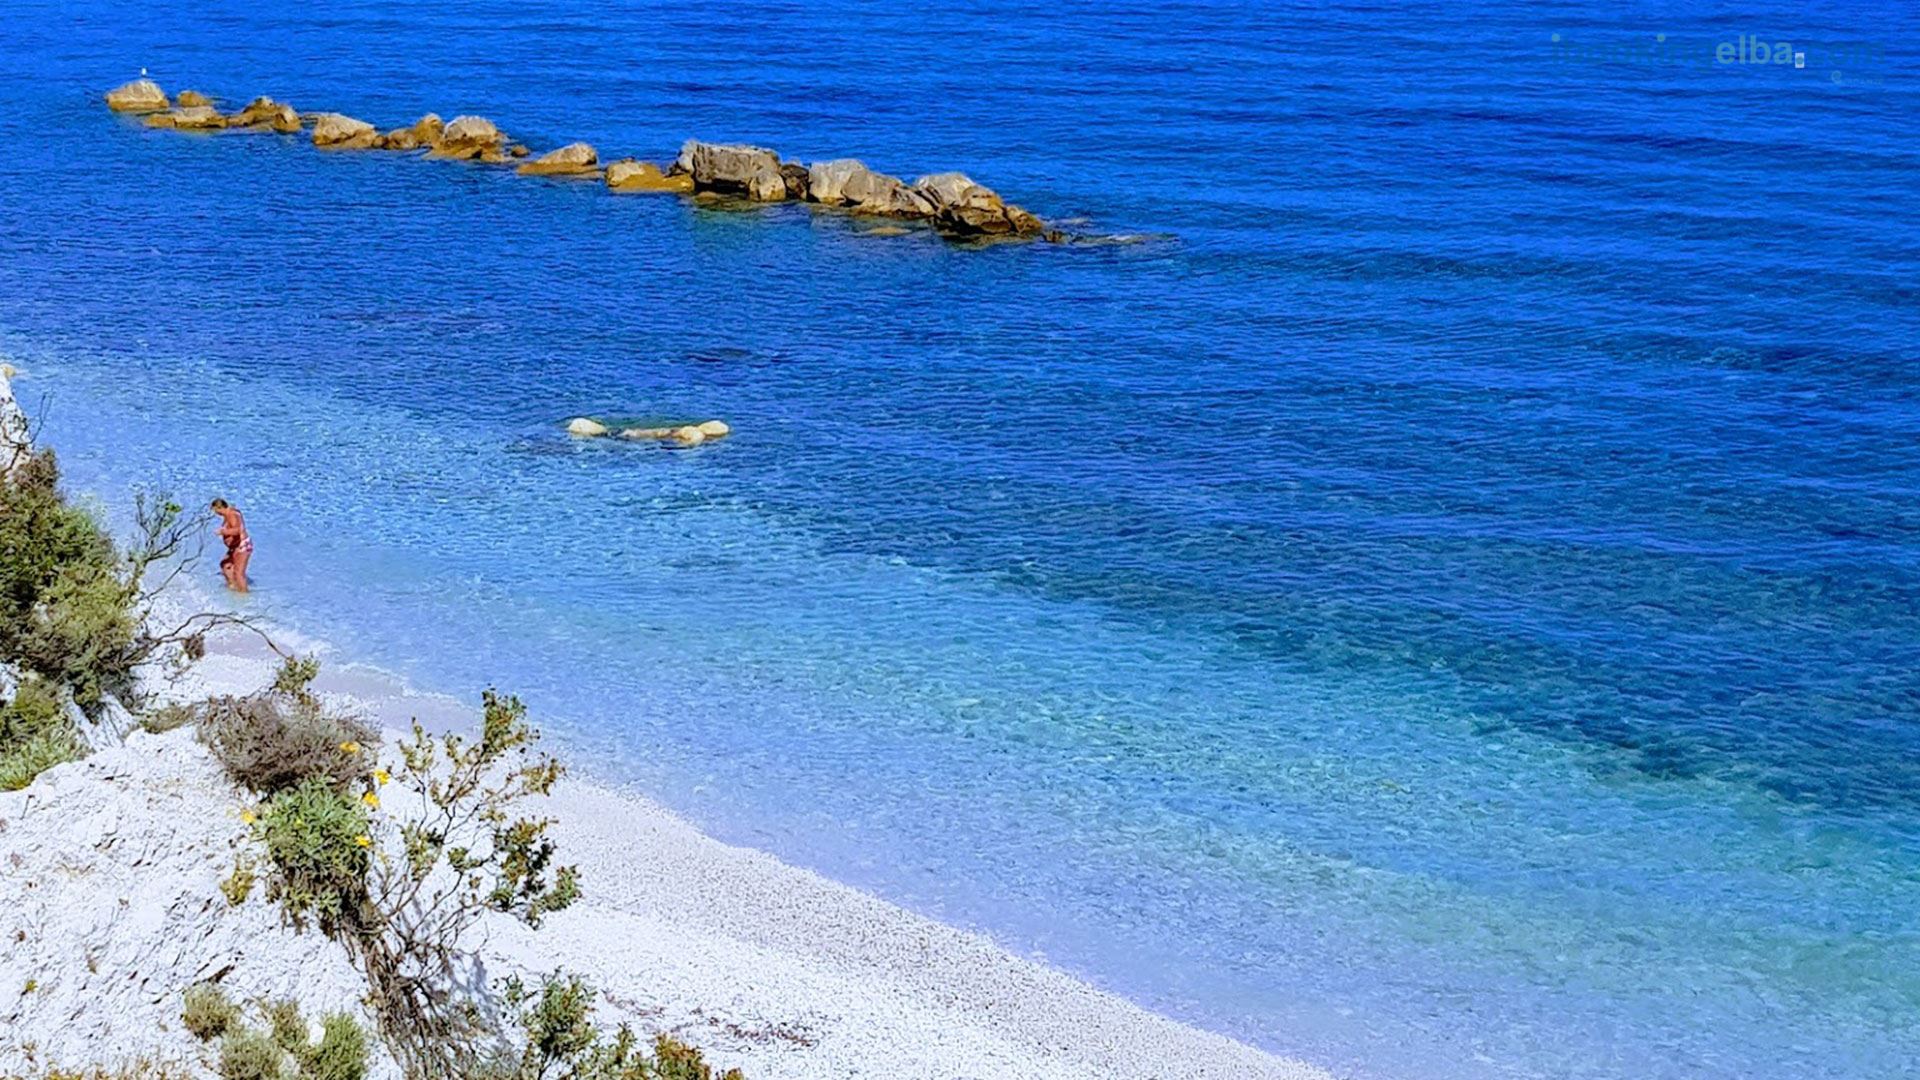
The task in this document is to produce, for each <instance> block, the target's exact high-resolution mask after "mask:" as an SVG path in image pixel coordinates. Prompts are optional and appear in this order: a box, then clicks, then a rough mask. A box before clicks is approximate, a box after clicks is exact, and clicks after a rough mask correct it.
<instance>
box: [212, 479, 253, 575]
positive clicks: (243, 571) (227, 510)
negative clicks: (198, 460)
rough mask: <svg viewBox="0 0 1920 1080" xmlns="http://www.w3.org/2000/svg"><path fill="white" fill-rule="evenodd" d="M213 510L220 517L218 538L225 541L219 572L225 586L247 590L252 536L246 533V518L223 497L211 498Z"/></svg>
mask: <svg viewBox="0 0 1920 1080" xmlns="http://www.w3.org/2000/svg"><path fill="white" fill-rule="evenodd" d="M213 512H214V514H215V515H217V516H218V517H219V518H220V531H219V537H220V539H222V540H224V541H226V544H227V557H226V558H224V559H221V560H220V573H221V574H222V575H223V576H225V577H226V579H227V588H229V589H232V590H233V591H234V592H246V591H247V563H248V561H249V560H251V559H252V558H253V537H251V536H248V535H247V519H246V518H243V517H241V516H240V511H238V510H235V509H234V508H233V505H232V504H231V503H229V502H227V500H225V499H215V500H213Z"/></svg>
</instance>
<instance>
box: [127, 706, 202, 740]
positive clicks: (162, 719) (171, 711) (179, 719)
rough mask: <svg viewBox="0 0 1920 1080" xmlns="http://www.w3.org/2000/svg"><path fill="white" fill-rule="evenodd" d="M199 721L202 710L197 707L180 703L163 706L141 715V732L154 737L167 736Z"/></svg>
mask: <svg viewBox="0 0 1920 1080" xmlns="http://www.w3.org/2000/svg"><path fill="white" fill-rule="evenodd" d="M199 720H200V709H199V708H198V707H197V706H194V705H181V704H178V703H175V704H170V705H162V706H160V707H158V708H154V709H149V710H147V711H146V712H144V713H142V714H141V715H140V730H142V731H145V732H147V733H149V734H152V735H165V734H166V733H167V732H169V731H178V730H179V729H181V728H183V727H186V726H187V725H189V724H194V723H198V722H199Z"/></svg>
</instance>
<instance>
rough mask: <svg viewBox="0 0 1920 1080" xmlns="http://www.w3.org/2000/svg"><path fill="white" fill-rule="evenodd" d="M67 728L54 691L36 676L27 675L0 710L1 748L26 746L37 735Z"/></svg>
mask: <svg viewBox="0 0 1920 1080" xmlns="http://www.w3.org/2000/svg"><path fill="white" fill-rule="evenodd" d="M66 726H67V717H66V712H65V710H63V709H61V707H60V698H59V696H58V695H57V694H55V693H54V691H53V687H51V686H50V685H48V683H47V681H46V680H45V679H42V678H41V677H39V676H38V675H27V676H25V677H24V678H22V679H21V680H20V685H19V686H18V687H17V688H16V689H15V690H14V692H13V700H12V701H9V702H7V703H6V704H5V705H3V706H0V746H10V745H13V744H16V743H23V742H26V741H27V740H28V739H31V738H33V737H34V736H36V735H40V734H43V733H45V732H47V731H52V730H56V729H59V728H64V727H66Z"/></svg>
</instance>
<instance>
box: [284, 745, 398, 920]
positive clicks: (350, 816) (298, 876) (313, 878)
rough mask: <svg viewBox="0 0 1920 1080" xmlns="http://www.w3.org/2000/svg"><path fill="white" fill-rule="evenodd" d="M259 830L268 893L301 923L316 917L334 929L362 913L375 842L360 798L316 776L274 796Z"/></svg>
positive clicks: (323, 777)
mask: <svg viewBox="0 0 1920 1080" xmlns="http://www.w3.org/2000/svg"><path fill="white" fill-rule="evenodd" d="M336 752H337V751H336ZM256 828H257V830H258V833H259V836H260V838H261V840H262V841H264V842H265V844H266V849H267V859H268V861H269V863H270V864H271V866H272V873H271V875H270V876H269V877H268V879H267V895H268V896H269V897H270V898H272V899H275V900H278V901H280V903H281V905H282V906H283V907H284V908H285V909H286V911H287V914H288V915H289V916H290V917H292V919H293V920H294V922H295V923H296V924H299V923H301V922H303V921H304V920H305V918H306V917H307V916H308V915H313V916H315V917H317V918H318V919H319V921H320V925H321V927H322V928H323V929H329V930H331V929H333V928H335V927H337V926H339V925H341V921H342V920H343V919H345V918H348V917H349V916H357V915H358V914H359V913H360V909H361V902H362V901H363V900H364V898H365V896H366V876H367V866H368V863H369V861H370V860H369V857H368V849H369V845H370V843H371V840H370V838H369V837H368V835H367V811H366V807H365V805H364V804H362V803H361V801H360V800H359V799H357V798H355V797H353V796H352V795H349V794H347V793H346V792H344V791H342V790H340V788H339V787H338V786H336V785H335V783H334V781H333V780H332V779H331V778H329V777H326V776H310V777H308V778H307V779H305V780H302V781H301V782H300V783H299V784H298V785H296V786H295V787H293V788H290V789H288V790H286V791H282V792H281V793H280V794H278V795H276V796H274V797H273V799H272V800H271V801H269V802H268V803H267V808H266V811H265V813H263V814H262V815H261V816H260V820H259V823H258V824H257V826H256Z"/></svg>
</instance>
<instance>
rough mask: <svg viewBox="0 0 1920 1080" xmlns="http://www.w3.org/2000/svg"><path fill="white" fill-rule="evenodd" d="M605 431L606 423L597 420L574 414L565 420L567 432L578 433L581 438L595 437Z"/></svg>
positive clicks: (603, 433) (570, 433)
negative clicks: (571, 417)
mask: <svg viewBox="0 0 1920 1080" xmlns="http://www.w3.org/2000/svg"><path fill="white" fill-rule="evenodd" d="M606 433H607V425H605V424H603V423H601V422H600V421H598V420H591V419H588V418H587V417H584V416H576V417H574V418H573V419H571V420H569V421H567V434H569V435H578V436H580V437H581V438H583V439H591V438H596V437H598V436H601V435H605V434H606Z"/></svg>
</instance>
